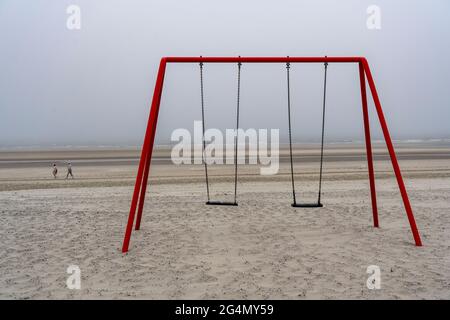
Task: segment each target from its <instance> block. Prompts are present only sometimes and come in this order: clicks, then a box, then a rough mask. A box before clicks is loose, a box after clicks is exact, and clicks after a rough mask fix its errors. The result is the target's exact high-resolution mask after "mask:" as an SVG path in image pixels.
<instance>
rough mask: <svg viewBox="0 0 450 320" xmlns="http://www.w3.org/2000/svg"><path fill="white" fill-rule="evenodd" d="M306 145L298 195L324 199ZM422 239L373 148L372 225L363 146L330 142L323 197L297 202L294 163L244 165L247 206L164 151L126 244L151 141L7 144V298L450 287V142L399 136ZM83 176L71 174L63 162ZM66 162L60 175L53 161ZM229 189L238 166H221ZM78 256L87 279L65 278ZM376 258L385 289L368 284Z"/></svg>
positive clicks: (368, 294)
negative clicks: (41, 146)
mask: <svg viewBox="0 0 450 320" xmlns="http://www.w3.org/2000/svg"><path fill="white" fill-rule="evenodd" d="M298 149H299V151H297V152H296V154H295V159H296V165H295V171H296V188H297V191H298V193H297V194H298V197H299V198H300V199H304V200H306V201H312V200H313V199H315V197H316V196H317V195H316V190H317V176H318V163H317V156H318V154H317V148H316V147H315V146H311V147H310V148H308V147H303V148H298ZM397 152H398V157H399V160H400V166H401V169H402V172H403V175H404V178H405V183H406V187H407V190H408V193H409V196H410V200H411V204H412V207H413V211H414V215H415V217H416V221H417V224H418V227H419V230H420V232H421V236H422V240H423V243H424V246H423V247H415V246H414V241H413V238H412V234H411V232H410V229H409V224H408V220H407V218H406V214H405V211H404V208H403V203H402V201H401V197H400V193H399V191H398V188H397V184H396V180H395V178H394V175H393V172H392V168H391V164H390V162H389V157H388V156H387V154H386V150H385V148H384V147H383V145H380V146H375V159H376V161H375V172H376V179H377V180H376V186H377V196H378V206H379V217H380V228H373V226H372V225H373V222H372V209H371V202H370V197H369V182H368V176H367V163H366V160H365V156H364V146H363V145H351V144H345V145H334V146H330V147H328V148H327V149H326V153H325V155H326V157H325V159H326V160H325V161H326V162H325V164H324V182H323V196H322V199H323V200H322V201H323V203H324V207H323V208H321V209H299V208H292V207H291V206H290V205H291V203H292V196H291V189H290V175H289V164H288V162H287V161H286V153H285V152H284V153H283V152H282V154H281V164H280V172H279V173H278V174H277V175H274V176H261V175H259V167H258V166H254V165H253V166H250V165H245V166H240V167H239V184H238V203H239V206H237V207H215V206H206V205H205V204H204V203H205V200H206V194H205V184H204V176H203V167H202V166H201V165H182V166H175V165H173V164H171V163H170V161H169V160H168V159H169V154H168V152H167V150H166V149H164V148H161V149H160V150H157V151H156V152H155V159H154V161H153V163H152V169H151V177H150V181H149V187H148V188H147V198H146V203H145V208H144V215H143V221H142V228H141V230H140V231H137V232H134V233H133V236H132V240H131V246H130V251H129V252H128V253H127V254H122V253H121V251H120V249H121V245H122V240H123V235H124V229H125V224H126V221H127V218H128V212H129V206H130V200H131V196H132V190H133V185H134V179H135V176H136V171H137V159H138V156H139V149H138V148H134V149H97V150H92V149H86V150H72V149H70V150H67V149H60V150H22V151H17V150H12V151H1V152H0V224H1V227H0V237H1V243H2V247H3V249H2V250H1V251H0V298H1V299H73V298H77V299H96V298H100V299H106V298H108V299H109V298H113V299H126V298H149V299H208V298H210V299H346V298H350V299H381V298H389V299H417V298H418V299H449V298H450V147H449V146H448V145H435V144H411V143H407V144H401V143H398V144H397ZM68 160H70V161H71V162H72V165H73V172H74V176H75V179H74V180H71V179H68V180H65V179H64V177H65V174H66V170H65V162H66V161H68ZM53 162H56V163H57V164H58V167H59V174H58V178H57V179H54V178H53V177H52V175H51V164H52V163H53ZM210 170H211V173H210V174H211V178H210V181H211V193H212V194H213V198H215V199H229V198H230V197H231V196H232V192H233V190H234V189H233V188H234V186H233V174H232V173H233V170H232V168H228V167H225V166H223V167H217V168H211V169H210ZM69 265H77V266H79V267H80V270H81V289H80V290H70V289H68V288H67V286H66V279H67V277H68V276H69V274H68V273H67V272H66V270H67V267H68V266H69ZM369 265H377V266H379V267H380V270H381V288H380V289H379V290H369V289H368V288H367V286H366V280H367V278H368V276H369V274H367V273H366V269H367V267H368V266H369Z"/></svg>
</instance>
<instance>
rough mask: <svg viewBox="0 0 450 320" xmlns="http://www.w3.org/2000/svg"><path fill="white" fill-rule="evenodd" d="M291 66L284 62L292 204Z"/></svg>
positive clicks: (293, 189)
mask: <svg viewBox="0 0 450 320" xmlns="http://www.w3.org/2000/svg"><path fill="white" fill-rule="evenodd" d="M290 68H291V64H290V63H289V62H287V63H286V75H287V104H288V123H289V155H290V160H291V181H292V197H293V199H294V204H296V203H297V202H296V199H295V183H294V161H293V159H292V134H291V131H292V128H291V88H290V79H289V78H290V76H289V69H290Z"/></svg>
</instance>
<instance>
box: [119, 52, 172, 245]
mask: <svg viewBox="0 0 450 320" xmlns="http://www.w3.org/2000/svg"><path fill="white" fill-rule="evenodd" d="M165 71H166V59H164V58H163V59H161V62H160V64H159V70H158V75H157V78H156V84H155V91H154V92H153V99H152V105H151V109H150V115H149V118H148V123H147V129H146V131H145V137H144V143H143V145H142V151H141V159H140V161H139V168H138V173H137V177H136V184H135V185H134V192H133V198H132V200H131V208H130V214H129V216H128V223H127V227H126V229H125V236H124V239H123V246H122V252H124V253H125V252H127V251H128V247H129V245H130V238H131V232H132V230H133V223H134V217H135V214H136V205H137V201H138V196H139V191H140V189H141V184H142V182H143V181H142V180H143V179H142V176H143V173H144V166H145V162H146V159H147V158H149V161H151V156H152V149H153V142H154V140H155V133H156V123H157V121H158V113H159V105H160V102H161V95H162V89H163V82H164V74H165ZM147 177H148V176H147ZM142 204H143V203H142Z"/></svg>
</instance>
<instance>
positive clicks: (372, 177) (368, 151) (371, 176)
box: [358, 63, 379, 228]
mask: <svg viewBox="0 0 450 320" xmlns="http://www.w3.org/2000/svg"><path fill="white" fill-rule="evenodd" d="M358 65H359V82H360V86H361V100H362V110H363V118H364V135H365V138H366V155H367V166H368V169H369V182H370V197H371V200H372V214H373V225H374V227H376V228H378V226H379V224H378V209H377V193H376V190H375V175H374V173H373V158H372V143H371V139H370V125H369V111H368V108H367V92H366V77H365V76H364V67H363V65H362V63H359V64H358Z"/></svg>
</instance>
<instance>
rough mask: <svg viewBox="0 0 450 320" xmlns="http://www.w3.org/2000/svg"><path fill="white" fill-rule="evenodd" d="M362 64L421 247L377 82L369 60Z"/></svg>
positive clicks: (404, 201) (407, 212)
mask: <svg viewBox="0 0 450 320" xmlns="http://www.w3.org/2000/svg"><path fill="white" fill-rule="evenodd" d="M361 63H362V64H363V66H364V71H365V73H366V76H367V81H368V83H369V87H370V91H371V92H372V97H373V101H374V103H375V108H376V110H377V114H378V119H379V120H380V124H381V129H382V130H383V135H384V140H386V145H387V148H388V151H389V155H390V157H391V162H392V167H393V168H394V172H395V177H396V178H397V184H398V188H399V189H400V193H401V195H402V199H403V204H404V206H405V210H406V214H407V216H408V220H409V225H410V226H411V231H412V234H413V236H414V241H415V242H416V246H421V245H422V241H421V239H420V235H419V230H418V229H417V225H416V220H415V219H414V215H413V212H412V208H411V204H410V203H409V198H408V193H407V192H406V188H405V183H404V182H403V178H402V174H401V171H400V167H399V165H398V161H397V156H396V155H395V151H394V146H393V144H392V140H391V136H390V134H389V130H388V127H387V124H386V120H385V118H384V114H383V110H382V108H381V103H380V99H379V97H378V93H377V89H376V87H375V82H374V81H373V77H372V73H371V72H370V68H369V64H368V63H367V60H366V59H361Z"/></svg>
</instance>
